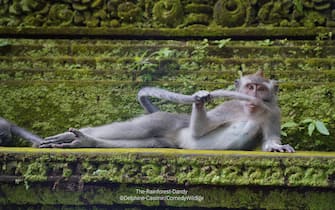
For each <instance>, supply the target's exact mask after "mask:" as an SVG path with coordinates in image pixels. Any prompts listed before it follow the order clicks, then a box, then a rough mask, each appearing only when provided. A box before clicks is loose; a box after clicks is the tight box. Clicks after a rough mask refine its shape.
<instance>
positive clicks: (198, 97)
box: [192, 90, 212, 105]
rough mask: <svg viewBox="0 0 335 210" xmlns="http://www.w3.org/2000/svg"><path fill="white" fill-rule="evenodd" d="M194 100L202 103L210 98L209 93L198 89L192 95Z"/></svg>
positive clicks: (196, 102)
mask: <svg viewBox="0 0 335 210" xmlns="http://www.w3.org/2000/svg"><path fill="white" fill-rule="evenodd" d="M192 96H193V97H194V100H195V104H197V105H203V104H205V103H206V102H209V101H210V100H211V99H212V96H211V94H210V93H209V92H208V91H205V90H200V91H198V92H196V93H194V94H193V95H192Z"/></svg>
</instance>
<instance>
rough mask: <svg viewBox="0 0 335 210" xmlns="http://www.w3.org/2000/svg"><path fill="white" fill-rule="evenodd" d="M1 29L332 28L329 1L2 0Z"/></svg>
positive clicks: (332, 15) (333, 23)
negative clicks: (59, 27)
mask: <svg viewBox="0 0 335 210" xmlns="http://www.w3.org/2000/svg"><path fill="white" fill-rule="evenodd" d="M0 14H1V18H0V25H2V26H15V27H17V26H44V27H46V26H88V27H113V28H118V27H123V26H126V25H133V26H135V27H141V28H161V27H163V28H175V27H185V26H190V25H197V24H201V25H205V26H212V25H216V26H219V27H238V26H259V25H272V26H289V27H298V26H306V27H314V26H329V27H333V26H335V17H334V2H333V1H331V0H317V1H316V0H299V1H289V0H276V1H268V0H247V1H242V0H205V1H199V0H129V1H125V0H124V1H123V0H122V1H121V0H106V1H104V0H77V1H69V0H56V1H49V0H4V1H1V9H0Z"/></svg>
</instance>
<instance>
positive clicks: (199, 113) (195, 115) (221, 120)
mask: <svg viewBox="0 0 335 210" xmlns="http://www.w3.org/2000/svg"><path fill="white" fill-rule="evenodd" d="M231 93H232V94H231ZM212 94H214V95H215V94H216V97H218V96H219V95H220V96H221V97H222V96H223V95H224V96H225V97H234V98H237V99H242V100H249V99H250V100H254V97H250V96H247V95H245V94H241V93H237V92H232V91H224V90H223V91H221V90H218V91H214V92H211V93H209V92H207V91H199V92H197V93H195V94H194V95H193V96H194V98H195V99H196V102H195V103H193V105H192V114H191V119H190V125H189V129H190V131H191V134H192V136H194V137H201V136H204V135H206V134H207V133H209V132H211V131H213V130H215V129H216V128H218V127H220V126H222V125H224V124H226V123H227V122H230V121H232V120H234V119H236V118H238V117H239V116H238V114H239V113H242V112H243V108H242V105H241V102H240V101H239V100H231V101H228V102H225V103H224V104H222V105H220V106H218V107H216V108H215V109H213V110H210V111H208V112H207V111H206V108H205V103H206V102H207V101H209V100H211V99H212V97H213V96H212ZM228 95H229V96H228ZM228 110H230V111H228Z"/></svg>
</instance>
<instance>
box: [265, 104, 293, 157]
mask: <svg viewBox="0 0 335 210" xmlns="http://www.w3.org/2000/svg"><path fill="white" fill-rule="evenodd" d="M275 112H277V113H275ZM270 114H271V116H270V117H269V118H268V120H267V121H265V122H264V125H263V126H262V127H263V130H262V133H263V142H262V150H263V151H267V152H295V150H294V149H293V147H291V146H290V145H288V144H286V145H283V144H282V143H281V138H280V133H281V132H280V131H281V129H280V118H279V117H278V116H280V114H279V110H274V109H273V110H272V113H270Z"/></svg>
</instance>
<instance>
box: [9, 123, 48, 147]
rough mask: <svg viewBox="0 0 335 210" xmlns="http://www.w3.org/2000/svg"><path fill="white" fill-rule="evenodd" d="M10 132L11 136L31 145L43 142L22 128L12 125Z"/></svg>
mask: <svg viewBox="0 0 335 210" xmlns="http://www.w3.org/2000/svg"><path fill="white" fill-rule="evenodd" d="M11 131H12V134H14V135H16V136H19V137H21V138H23V139H26V140H28V141H29V142H31V143H33V145H40V144H41V143H42V141H43V139H42V138H41V137H39V136H37V135H35V134H33V133H31V132H29V131H27V130H26V129H24V128H21V127H19V126H17V125H14V124H12V126H11Z"/></svg>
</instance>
